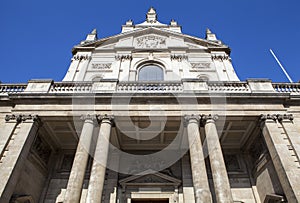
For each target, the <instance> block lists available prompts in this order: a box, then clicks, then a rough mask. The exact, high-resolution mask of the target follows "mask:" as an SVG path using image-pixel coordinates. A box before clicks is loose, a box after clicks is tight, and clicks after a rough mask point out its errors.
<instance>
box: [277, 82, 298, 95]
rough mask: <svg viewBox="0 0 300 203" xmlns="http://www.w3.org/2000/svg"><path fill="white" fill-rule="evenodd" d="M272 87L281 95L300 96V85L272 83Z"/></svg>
mask: <svg viewBox="0 0 300 203" xmlns="http://www.w3.org/2000/svg"><path fill="white" fill-rule="evenodd" d="M272 85H273V88H274V90H275V91H276V92H279V93H291V94H300V83H272Z"/></svg>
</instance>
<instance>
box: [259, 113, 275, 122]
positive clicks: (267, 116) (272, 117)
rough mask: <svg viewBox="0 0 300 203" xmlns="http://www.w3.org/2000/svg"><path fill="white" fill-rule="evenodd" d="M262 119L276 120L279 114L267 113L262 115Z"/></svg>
mask: <svg viewBox="0 0 300 203" xmlns="http://www.w3.org/2000/svg"><path fill="white" fill-rule="evenodd" d="M260 120H261V121H266V120H273V121H276V120H277V115H276V114H272V115H271V114H267V115H263V114H261V115H260Z"/></svg>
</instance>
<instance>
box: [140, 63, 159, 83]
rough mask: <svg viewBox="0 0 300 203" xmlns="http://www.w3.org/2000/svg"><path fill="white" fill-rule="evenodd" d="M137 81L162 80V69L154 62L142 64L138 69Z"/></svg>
mask: <svg viewBox="0 0 300 203" xmlns="http://www.w3.org/2000/svg"><path fill="white" fill-rule="evenodd" d="M138 76H139V81H163V80H164V71H163V69H162V68H161V67H159V66H158V65H155V64H149V65H145V66H143V67H142V68H141V69H140V71H139V75H138Z"/></svg>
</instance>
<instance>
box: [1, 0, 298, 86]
mask: <svg viewBox="0 0 300 203" xmlns="http://www.w3.org/2000/svg"><path fill="white" fill-rule="evenodd" d="M150 6H154V7H155V8H156V11H157V13H158V19H159V21H160V22H163V23H169V22H170V20H171V19H173V18H174V19H175V20H176V21H177V22H178V23H179V24H180V25H182V29H183V32H184V33H186V34H190V35H194V36H198V37H202V38H203V37H204V36H205V29H206V28H207V27H208V28H210V29H211V30H212V31H213V32H215V33H216V34H217V36H218V38H219V39H221V40H222V41H223V42H224V43H226V44H227V45H229V46H230V47H231V49H232V54H231V57H232V60H233V65H234V67H235V70H236V72H237V74H238V75H239V77H240V79H241V80H246V79H247V78H269V79H272V81H277V82H287V81H288V80H287V78H286V77H285V75H284V74H283V72H282V71H281V70H280V67H279V66H278V65H277V63H276V61H275V59H274V58H273V57H272V55H271V54H270V52H269V49H270V48H272V49H273V50H274V52H275V53H276V55H277V56H278V58H279V59H280V61H281V62H282V64H283V65H284V66H285V68H286V69H287V71H288V73H289V74H290V76H291V78H292V79H293V80H294V81H299V80H300V64H299V59H300V51H299V50H300V49H299V47H300V40H299V36H300V13H299V8H300V1H299V0H289V1H277V0H273V1H271V0H252V1H249V0H227V1H225V0H215V1H213V0H211V1H208V0H206V1H201V0H185V1H166V0H164V1H163V0H161V1H159V0H127V1H125V0H117V1H116V0H110V1H103V0H102V1H100V0H84V1H83V0H81V1H79V0H73V1H67V0H60V1H59V0H51V1H47V0H27V1H24V0H9V1H8V0H7V1H1V2H0V41H1V48H0V70H1V75H0V81H2V82H4V83H19V82H27V81H28V80H30V79H37V78H51V79H54V80H55V81H60V80H62V78H63V76H64V75H65V73H66V71H67V69H68V66H69V63H70V59H71V57H72V54H71V48H72V47H73V46H74V45H76V44H78V43H79V42H80V41H81V40H83V39H85V37H86V34H87V33H89V32H90V31H91V30H92V29H93V28H97V30H98V37H99V38H102V37H106V36H110V35H114V34H117V33H119V32H120V31H121V25H122V24H124V23H125V22H126V20H128V19H133V21H134V22H135V23H140V22H142V21H144V19H145V13H146V12H147V10H148V9H149V7H150Z"/></svg>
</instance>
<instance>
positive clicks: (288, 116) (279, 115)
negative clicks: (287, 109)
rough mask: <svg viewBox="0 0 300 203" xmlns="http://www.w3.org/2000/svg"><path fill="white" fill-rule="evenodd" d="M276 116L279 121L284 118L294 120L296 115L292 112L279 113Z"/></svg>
mask: <svg viewBox="0 0 300 203" xmlns="http://www.w3.org/2000/svg"><path fill="white" fill-rule="evenodd" d="M276 116H277V119H278V121H279V122H282V121H284V120H288V121H292V120H294V116H293V115H292V114H277V115H276Z"/></svg>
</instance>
